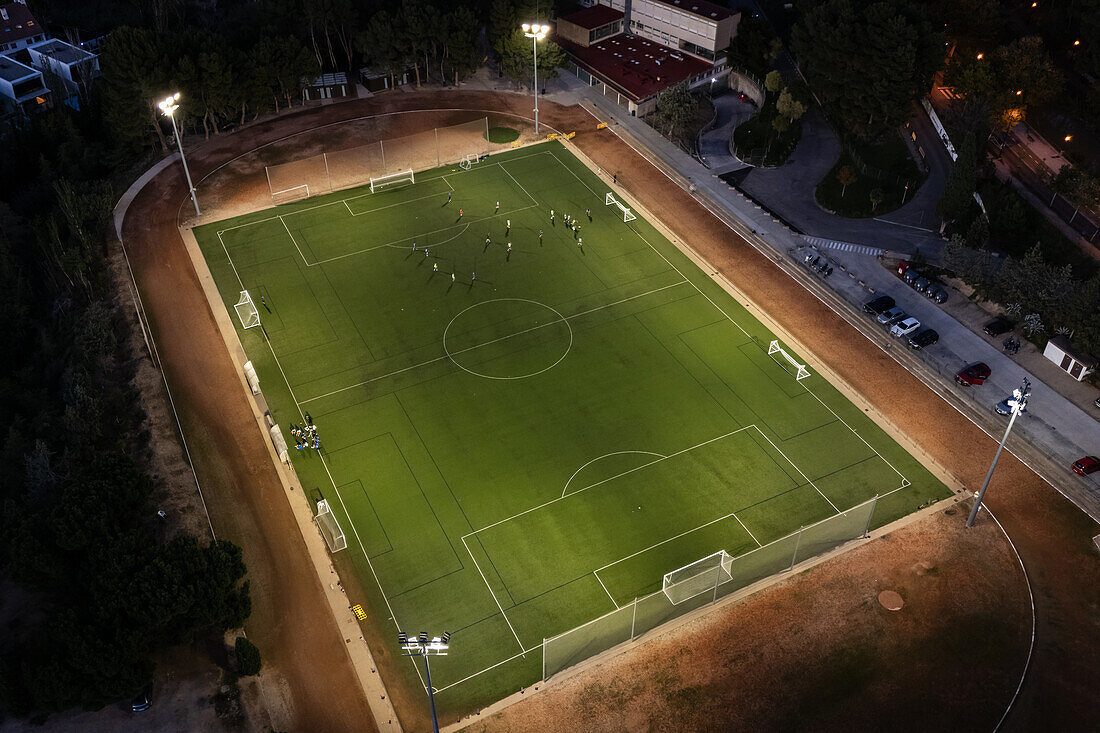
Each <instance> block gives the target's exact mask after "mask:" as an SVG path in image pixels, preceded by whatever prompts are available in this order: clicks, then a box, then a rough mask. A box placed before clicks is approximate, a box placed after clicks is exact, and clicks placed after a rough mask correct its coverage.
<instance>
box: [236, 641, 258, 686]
mask: <svg viewBox="0 0 1100 733" xmlns="http://www.w3.org/2000/svg"><path fill="white" fill-rule="evenodd" d="M234 650H235V651H236V653H237V671H238V672H240V674H241V675H242V676H244V677H247V676H249V675H253V674H259V673H260V665H261V661H260V650H259V649H257V648H256V645H255V644H253V643H252V642H251V641H249V640H248V639H246V638H245V637H243V636H239V637H237V644H236V646H235V647H234Z"/></svg>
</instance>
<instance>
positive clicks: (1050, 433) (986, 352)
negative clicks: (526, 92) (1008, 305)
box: [551, 74, 1100, 518]
mask: <svg viewBox="0 0 1100 733" xmlns="http://www.w3.org/2000/svg"><path fill="white" fill-rule="evenodd" d="M563 77H565V78H564V79H563V80H562V83H561V84H560V85H559V86H558V87H557V89H556V90H555V92H554V93H553V94H552V95H551V97H552V98H553V99H554V101H557V102H560V103H562V104H576V103H580V104H581V105H582V106H583V107H584V108H586V109H588V110H589V111H590V112H591V113H592V114H593V115H594V116H595V117H596V118H597V119H599V120H601V121H607V122H608V123H609V129H610V130H611V131H612V132H613V133H614V134H616V135H617V136H619V137H620V138H622V139H623V140H624V142H626V143H627V144H628V145H630V146H631V147H633V148H634V149H635V150H637V151H638V152H639V153H640V154H641V155H642V156H643V157H645V158H647V159H649V160H650V161H651V162H652V163H653V164H654V165H655V166H656V167H657V168H658V169H659V170H661V171H662V172H663V173H665V175H667V176H668V177H669V178H670V179H671V180H672V181H673V182H675V183H676V184H677V185H679V186H680V187H681V188H684V189H685V190H688V191H690V192H691V193H692V195H693V196H694V197H695V198H696V199H698V200H700V201H701V202H702V203H703V204H704V205H706V206H707V208H708V209H709V210H710V211H711V212H712V213H714V214H715V216H717V217H718V218H719V219H721V220H722V221H724V222H725V223H726V224H727V225H729V226H730V227H731V228H732V229H733V230H734V231H737V232H738V233H739V234H741V235H742V236H743V237H744V238H745V240H746V241H747V242H749V244H751V245H752V246H753V247H755V248H756V249H757V250H758V251H760V252H761V253H762V254H764V255H765V256H766V257H768V258H769V259H771V260H772V261H773V262H775V263H776V264H777V265H778V266H779V267H781V268H782V269H784V270H785V271H787V272H788V274H790V275H791V276H792V277H794V278H795V279H796V280H798V281H799V282H801V283H802V284H803V285H804V286H805V287H807V288H808V289H810V290H811V291H812V292H815V294H817V295H818V297H821V298H822V299H823V300H824V301H825V302H826V303H828V304H830V307H833V309H834V310H836V311H837V312H838V313H839V314H840V315H841V316H842V317H844V318H845V319H846V320H848V322H849V323H851V324H852V326H853V327H855V328H856V329H857V330H859V331H861V332H862V333H864V335H866V336H867V337H868V338H869V339H870V340H872V341H873V342H875V343H877V344H878V345H879V346H880V347H882V348H883V350H885V351H888V352H889V353H890V354H891V355H892V356H893V358H894V359H895V360H897V361H899V362H900V363H901V364H902V365H904V366H905V367H906V368H908V369H909V370H910V371H912V372H913V373H914V374H916V375H917V376H918V377H919V378H921V379H922V381H924V382H925V383H926V384H928V385H929V386H930V387H931V388H932V389H933V390H935V391H936V392H937V393H938V394H940V395H941V396H942V397H943V398H944V399H945V400H946V401H947V402H948V403H949V404H951V405H953V406H955V407H956V408H957V409H959V410H960V411H962V412H963V413H964V414H966V415H967V416H968V417H969V418H970V419H971V420H972V421H974V422H975V423H976V424H977V425H979V426H980V427H981V428H982V429H983V430H985V431H986V432H987V433H989V434H990V435H991V436H993V437H994V438H995V439H998V440H999V439H1000V437H1001V433H1002V432H1003V430H1004V425H1005V424H1006V423H1005V420H1004V419H1003V418H1002V416H1000V415H997V414H996V413H994V412H993V409H992V408H993V405H995V404H996V403H997V402H999V401H1000V400H1001V399H1003V398H1004V397H1005V396H1006V395H1008V394H1011V391H1012V389H1014V388H1016V387H1018V386H1019V385H1020V382H1021V381H1022V379H1023V378H1024V377H1025V376H1026V377H1028V378H1029V379H1030V380H1031V382H1032V384H1033V395H1032V402H1031V405H1030V406H1029V408H1028V414H1027V415H1024V416H1022V417H1021V418H1019V419H1018V420H1017V423H1016V425H1017V427H1016V428H1015V430H1014V436H1013V439H1012V440H1011V441H1010V442H1009V448H1010V450H1012V451H1013V452H1014V453H1015V454H1016V455H1018V456H1020V457H1021V458H1022V460H1024V461H1025V462H1026V463H1028V465H1030V466H1031V467H1032V468H1033V469H1034V470H1036V471H1037V472H1038V473H1039V474H1040V475H1041V476H1044V477H1045V478H1046V479H1047V480H1048V481H1049V482H1050V483H1051V484H1052V485H1053V486H1055V487H1056V488H1058V489H1059V490H1061V491H1063V493H1065V494H1066V495H1067V496H1068V497H1069V498H1070V499H1071V500H1073V501H1074V503H1076V504H1077V505H1078V506H1080V507H1082V508H1083V509H1084V510H1085V511H1086V512H1088V513H1089V514H1091V515H1092V516H1093V518H1100V474H1095V475H1093V476H1091V477H1079V476H1076V475H1075V474H1073V473H1072V472H1071V471H1070V469H1069V465H1070V464H1071V463H1072V462H1073V461H1074V460H1076V459H1077V458H1080V457H1081V456H1082V455H1085V454H1096V453H1097V452H1100V423H1098V422H1097V420H1096V419H1094V417H1093V415H1091V414H1090V413H1087V412H1086V410H1087V409H1095V408H1092V406H1091V401H1090V404H1086V405H1085V406H1084V408H1083V407H1082V406H1080V405H1078V404H1075V403H1073V402H1070V401H1069V400H1067V399H1066V398H1065V397H1063V396H1062V395H1060V394H1059V393H1058V392H1056V391H1055V390H1053V389H1051V388H1050V387H1049V386H1047V385H1046V384H1045V383H1043V382H1042V381H1041V380H1040V379H1039V377H1037V376H1036V375H1035V374H1034V373H1032V372H1030V371H1027V370H1025V369H1024V366H1023V365H1022V364H1021V363H1018V362H1016V361H1013V360H1012V359H1010V358H1009V357H1007V356H1005V355H1004V354H1003V353H1002V352H1001V351H1000V349H999V348H998V346H995V345H993V344H991V343H989V341H988V340H987V339H984V338H983V337H982V336H980V335H979V334H978V333H976V332H974V331H972V330H971V329H970V327H968V326H967V325H964V323H961V322H960V321H959V320H957V319H956V317H955V316H954V315H953V314H952V311H953V310H956V309H958V308H965V307H966V305H965V299H964V298H963V296H962V295H960V294H959V293H958V292H957V291H956V292H953V293H952V300H951V301H949V303H948V306H947V308H946V310H945V309H941V308H940V307H939V306H937V305H935V304H934V303H932V302H930V301H928V300H927V299H925V298H924V297H923V296H921V295H920V294H919V293H917V292H916V291H914V290H912V289H910V288H909V287H908V286H906V285H905V284H904V283H902V282H901V281H900V280H898V279H897V278H896V277H894V276H893V275H892V274H891V273H890V272H889V271H888V270H887V269H886V268H884V267H883V266H882V264H881V262H880V261H879V260H878V259H876V258H875V257H872V256H867V255H860V254H858V253H857V252H844V253H843V254H839V255H838V254H837V253H835V252H833V251H830V252H829V258H830V260H831V261H833V262H834V263H836V265H837V270H838V271H837V272H836V274H835V275H833V276H832V277H830V278H829V279H828V280H822V279H820V278H817V277H813V276H812V275H810V274H809V271H808V270H806V269H805V268H804V267H803V266H802V265H801V264H800V262H801V256H800V255H801V253H802V252H805V251H806V250H805V247H806V242H805V240H804V239H803V238H802V237H801V236H799V235H797V234H796V233H795V232H793V231H792V230H790V229H789V228H788V227H787V226H785V225H784V224H783V223H781V222H780V221H779V220H778V219H776V218H773V217H772V216H770V215H769V214H767V213H766V212H764V211H763V210H762V209H761V208H760V207H759V206H758V205H755V204H753V203H752V202H751V201H750V200H748V199H746V198H745V197H744V196H742V195H741V194H740V193H739V192H738V191H736V190H735V189H733V188H732V187H731V186H729V185H728V184H726V183H725V182H724V181H722V180H721V179H719V178H717V177H716V176H715V175H714V174H712V173H711V172H710V171H708V170H707V169H706V168H705V167H704V166H702V165H701V164H700V163H699V162H698V161H696V160H695V159H693V158H691V157H690V156H688V155H687V154H685V153H684V152H683V151H681V150H680V149H679V148H677V147H676V146H674V145H673V144H672V143H670V142H669V141H668V140H666V139H665V138H664V137H662V136H661V135H660V134H659V133H657V132H656V131H655V130H653V129H652V128H650V127H649V126H648V125H646V124H645V123H644V122H643V121H642V120H639V119H637V118H634V117H631V116H630V115H629V114H627V112H626V110H625V109H623V108H622V107H619V106H617V105H616V104H614V103H613V102H611V101H610V100H608V99H606V98H605V97H603V96H602V95H599V94H596V93H594V92H592V91H591V90H590V89H589V88H588V87H587V86H585V85H584V84H582V83H581V82H579V81H577V80H574V82H570V81H569V75H568V74H563ZM924 132H926V131H921V130H918V139H921V137H922V135H923V134H924ZM834 139H835V138H834ZM936 145H939V142H938V141H937V142H936ZM925 151H926V153H928V154H929V156H931V155H932V151H931V149H930V148H929V147H925ZM796 152H797V151H796ZM829 165H830V167H831V165H832V163H830V164H829ZM756 172H757V171H754V173H756ZM750 175H751V174H750ZM815 184H816V182H815ZM762 199H763V197H762ZM764 200H766V199H764ZM769 205H771V202H769ZM815 209H816V207H815ZM816 210H817V211H820V209H816ZM777 212H778V213H780V214H781V215H784V216H785V215H786V213H787V212H783V211H779V209H778V208H777ZM822 214H824V212H822ZM792 223H794V222H792ZM858 223H859V224H861V225H863V227H864V229H862V231H865V232H875V233H876V236H875V237H874V238H872V239H871V241H870V242H868V241H867V238H866V237H860V236H848V237H847V238H844V239H842V241H849V242H855V243H863V244H873V245H878V246H881V245H882V244H884V243H886V242H890V241H894V240H893V239H892V238H891V237H889V236H887V235H883V234H882V231H884V230H886V229H887V228H889V227H890V225H889V224H887V223H885V222H876V221H875V220H870V221H867V220H865V221H860V222H858ZM897 228H898V229H901V228H902V227H897ZM914 231H916V230H914ZM917 233H918V234H919V232H917ZM830 239H833V238H830ZM838 239H839V238H838ZM895 251H899V250H895ZM901 251H903V250H901ZM921 251H922V253H923V252H924V249H923V248H922V250H921ZM796 262H798V264H796ZM841 265H843V267H841ZM875 291H888V292H889V293H890V294H891V295H892V296H893V297H894V298H895V299H896V300H897V301H898V304H899V305H900V306H901V307H902V308H905V309H906V310H907V311H908V312H910V313H912V314H913V315H914V316H915V317H917V318H918V319H919V320H920V321H921V323H922V324H924V325H926V326H930V327H932V328H935V329H936V330H937V331H939V333H940V342H939V343H938V344H936V345H935V346H932V347H930V348H928V349H926V350H924V351H922V352H920V353H917V352H913V351H911V350H910V349H908V348H905V346H904V345H903V344H902V343H901V342H899V341H897V340H895V339H892V338H891V337H890V336H888V335H887V334H886V333H885V332H884V331H882V329H881V328H878V327H877V324H874V322H873V321H871V320H870V319H867V318H864V317H863V315H862V313H861V307H862V304H863V303H864V302H865V301H866V300H868V299H869V298H870V297H871V295H872V293H873V292H875ZM840 301H844V302H846V303H847V304H848V306H849V307H845V306H844V305H842V304H841V303H840ZM1040 358H1041V357H1040ZM974 361H984V362H985V363H987V364H989V365H990V367H991V368H992V370H993V376H992V378H991V379H990V380H988V381H987V383H986V384H985V385H984V386H982V387H975V388H970V389H963V388H961V387H956V386H955V384H954V382H953V375H954V374H955V372H956V371H958V370H959V369H960V368H962V366H964V365H965V364H967V363H970V362H974ZM1021 361H1026V362H1028V363H1031V359H1030V357H1029V358H1027V359H1026V360H1021ZM1035 371H1037V372H1042V371H1045V370H1039V369H1036V370H1035ZM1046 376H1048V378H1049V377H1050V375H1049V374H1047V375H1046ZM1054 376H1057V375H1054ZM1052 381H1053V380H1052ZM1094 399H1095V397H1094ZM1025 439H1026V442H1025Z"/></svg>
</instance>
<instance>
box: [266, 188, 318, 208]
mask: <svg viewBox="0 0 1100 733" xmlns="http://www.w3.org/2000/svg"><path fill="white" fill-rule="evenodd" d="M308 198H309V184H308V183H303V184H302V185H301V186H293V187H291V188H284V189H283V190H282V191H272V192H271V202H272V203H274V204H275V205H276V206H278V205H279V204H289V203H292V202H294V201H301V200H302V199H308Z"/></svg>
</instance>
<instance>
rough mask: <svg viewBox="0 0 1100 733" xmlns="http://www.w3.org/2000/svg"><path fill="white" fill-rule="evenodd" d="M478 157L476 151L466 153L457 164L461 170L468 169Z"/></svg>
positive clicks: (475, 162)
mask: <svg viewBox="0 0 1100 733" xmlns="http://www.w3.org/2000/svg"><path fill="white" fill-rule="evenodd" d="M480 159H481V158H480V157H479V156H478V154H477V153H468V154H467V155H466V157H465V158H463V159H462V160H460V161H459V163H458V165H459V167H461V168H462V169H463V170H470V168H472V167H473V166H474V165H475V164H477V162H478V161H479V160H480Z"/></svg>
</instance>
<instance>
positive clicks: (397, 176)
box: [370, 168, 416, 193]
mask: <svg viewBox="0 0 1100 733" xmlns="http://www.w3.org/2000/svg"><path fill="white" fill-rule="evenodd" d="M405 182H408V183H416V174H415V173H413V169H412V168H409V169H408V170H403V171H398V172H397V173H387V174H386V175H384V176H371V179H370V192H371V193H374V192H375V190H376V189H379V188H382V187H383V186H390V185H393V184H397V183H405Z"/></svg>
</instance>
